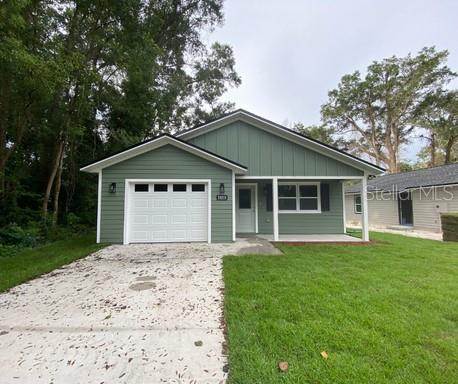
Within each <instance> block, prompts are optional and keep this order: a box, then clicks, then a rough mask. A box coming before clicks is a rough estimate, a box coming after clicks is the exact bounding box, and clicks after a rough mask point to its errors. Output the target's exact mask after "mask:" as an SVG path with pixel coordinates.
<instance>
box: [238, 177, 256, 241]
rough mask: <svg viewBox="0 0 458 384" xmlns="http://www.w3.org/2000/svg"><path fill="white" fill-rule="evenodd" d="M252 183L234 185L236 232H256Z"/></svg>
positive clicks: (254, 197)
mask: <svg viewBox="0 0 458 384" xmlns="http://www.w3.org/2000/svg"><path fill="white" fill-rule="evenodd" d="M255 189H256V188H255V186H254V185H243V184H240V185H237V186H236V193H237V199H236V217H235V224H236V232H238V233H254V232H256V195H255Z"/></svg>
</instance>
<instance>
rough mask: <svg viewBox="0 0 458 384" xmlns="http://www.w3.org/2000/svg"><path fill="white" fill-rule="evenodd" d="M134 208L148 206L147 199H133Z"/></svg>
mask: <svg viewBox="0 0 458 384" xmlns="http://www.w3.org/2000/svg"><path fill="white" fill-rule="evenodd" d="M134 208H148V200H147V199H135V201H134Z"/></svg>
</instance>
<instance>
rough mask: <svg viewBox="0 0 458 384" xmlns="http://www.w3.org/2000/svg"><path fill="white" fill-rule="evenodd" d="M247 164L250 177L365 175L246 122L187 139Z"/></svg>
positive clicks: (239, 122) (235, 123) (232, 124)
mask: <svg viewBox="0 0 458 384" xmlns="http://www.w3.org/2000/svg"><path fill="white" fill-rule="evenodd" d="M188 141H189V142H190V143H193V144H195V145H197V146H199V147H201V148H204V149H206V150H208V151H210V152H214V153H217V154H218V155H220V156H224V157H226V158H228V159H230V160H233V161H235V162H237V163H239V164H242V165H244V166H246V167H248V173H247V175H248V176H362V175H363V172H362V171H361V170H359V169H356V168H354V167H352V166H350V165H347V164H345V163H342V162H340V161H338V160H335V159H333V158H331V157H328V156H325V155H322V154H320V153H318V152H316V151H313V150H310V149H307V148H305V147H303V146H301V145H298V144H296V143H293V142H291V141H289V140H286V139H283V138H281V137H280V136H277V135H274V134H272V133H269V132H266V131H264V130H262V129H259V128H257V127H254V126H252V125H250V124H247V123H245V122H243V121H238V122H234V123H231V124H228V125H226V126H224V127H221V128H218V129H216V130H213V131H210V132H207V133H204V134H202V135H200V136H197V137H194V138H191V139H189V140H188Z"/></svg>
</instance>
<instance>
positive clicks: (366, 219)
mask: <svg viewBox="0 0 458 384" xmlns="http://www.w3.org/2000/svg"><path fill="white" fill-rule="evenodd" d="M361 208H362V211H363V212H362V222H361V224H362V232H363V241H369V212H368V207H367V174H364V177H363V179H362V180H361Z"/></svg>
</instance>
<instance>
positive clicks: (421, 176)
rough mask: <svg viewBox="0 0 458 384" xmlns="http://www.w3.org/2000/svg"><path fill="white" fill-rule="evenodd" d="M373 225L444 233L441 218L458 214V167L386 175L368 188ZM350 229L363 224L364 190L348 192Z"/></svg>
mask: <svg viewBox="0 0 458 384" xmlns="http://www.w3.org/2000/svg"><path fill="white" fill-rule="evenodd" d="M367 190H368V205H369V225H370V226H371V227H374V228H377V227H378V228H390V227H392V228H393V227H394V228H399V226H402V227H405V228H413V229H418V230H425V231H432V232H441V221H440V214H441V213H442V212H458V163H454V164H449V165H443V166H439V167H434V168H429V169H421V170H418V171H412V172H402V173H395V174H392V175H384V176H379V177H376V178H375V179H372V180H369V182H368V185H367ZM345 206H346V208H345V212H346V222H347V225H360V224H361V213H360V208H361V192H360V186H359V185H355V186H350V187H347V188H346V189H345Z"/></svg>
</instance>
